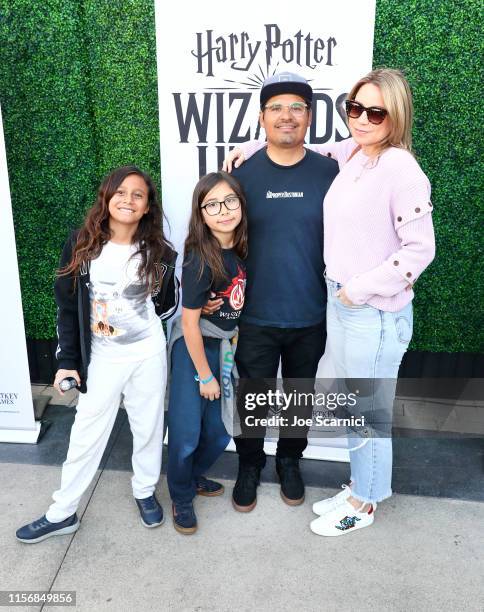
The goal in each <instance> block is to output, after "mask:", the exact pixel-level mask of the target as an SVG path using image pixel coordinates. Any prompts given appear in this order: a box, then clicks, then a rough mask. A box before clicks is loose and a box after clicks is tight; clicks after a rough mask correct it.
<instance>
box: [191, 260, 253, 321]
mask: <svg viewBox="0 0 484 612" xmlns="http://www.w3.org/2000/svg"><path fill="white" fill-rule="evenodd" d="M222 258H223V262H224V266H225V270H226V272H227V279H226V280H224V281H223V282H217V283H214V282H213V281H212V272H211V271H210V268H209V267H208V266H207V265H205V267H204V269H203V273H202V276H201V278H200V279H199V272H200V258H199V257H198V255H196V254H195V253H193V252H192V253H189V254H188V255H187V257H186V258H185V260H184V261H183V272H182V295H183V298H182V305H183V307H184V308H193V309H197V308H202V306H204V305H205V304H206V302H207V300H208V299H209V297H210V294H211V293H215V298H213V299H218V298H223V301H224V303H223V304H222V306H221V308H220V310H218V311H217V312H215V313H214V314H213V315H204V314H202V315H201V316H202V317H203V318H204V319H207V320H208V321H211V322H212V323H213V324H214V325H217V327H220V328H221V329H224V330H227V331H230V330H232V329H234V327H236V325H237V322H238V320H239V318H240V313H241V310H242V307H243V305H244V296H245V282H246V276H245V264H244V262H243V261H242V260H241V259H240V258H239V257H238V256H237V254H236V253H235V252H234V250H233V249H222Z"/></svg>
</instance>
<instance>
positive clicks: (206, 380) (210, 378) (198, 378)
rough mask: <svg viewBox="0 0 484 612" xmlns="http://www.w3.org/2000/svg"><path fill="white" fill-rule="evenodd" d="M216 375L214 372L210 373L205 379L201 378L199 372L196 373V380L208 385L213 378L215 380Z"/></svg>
mask: <svg viewBox="0 0 484 612" xmlns="http://www.w3.org/2000/svg"><path fill="white" fill-rule="evenodd" d="M214 378H215V377H214V375H213V374H210V376H209V377H208V378H206V379H205V380H200V377H199V375H198V374H195V380H196V381H197V382H199V383H200V384H201V385H206V384H207V383H209V382H210V381H211V380H213V379H214Z"/></svg>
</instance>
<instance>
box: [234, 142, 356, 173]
mask: <svg viewBox="0 0 484 612" xmlns="http://www.w3.org/2000/svg"><path fill="white" fill-rule="evenodd" d="M348 140H351V143H352V144H351V145H350V153H348V154H347V155H345V151H346V149H347V148H348V144H349V143H348V142H347V141H346V140H342V141H340V142H328V143H325V144H305V145H304V146H305V148H306V149H309V150H310V151H314V152H315V153H319V154H320V155H325V156H326V157H332V158H333V159H335V160H336V161H338V162H341V163H344V161H346V158H347V157H348V156H349V155H350V154H351V150H352V149H354V148H355V147H356V143H354V141H353V140H352V139H348ZM265 146H267V142H266V141H265V140H248V141H247V142H243V143H241V144H240V146H238V147H235V148H233V149H232V151H230V152H229V153H228V155H227V157H226V158H225V159H224V162H223V165H222V170H225V171H226V172H232V168H238V167H239V166H241V165H242V164H243V163H244V161H247V160H248V159H249V158H250V157H252V155H254V154H255V153H257V152H258V151H260V150H261V149H263V148H264V147H265ZM340 158H341V159H340ZM341 163H340V165H341Z"/></svg>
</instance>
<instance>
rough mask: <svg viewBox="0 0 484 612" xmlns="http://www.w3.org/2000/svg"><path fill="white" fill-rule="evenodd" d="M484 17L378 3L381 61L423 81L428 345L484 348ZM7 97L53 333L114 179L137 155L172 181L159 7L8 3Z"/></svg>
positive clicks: (3, 35) (56, 0)
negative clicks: (85, 223)
mask: <svg viewBox="0 0 484 612" xmlns="http://www.w3.org/2000/svg"><path fill="white" fill-rule="evenodd" d="M172 9H173V7H170V10H172ZM167 10H168V9H167ZM481 17H482V15H481V12H480V6H479V3H478V2H476V1H475V0H459V2H455V1H454V2H453V1H449V0H448V1H446V2H442V1H440V0H419V1H418V2H417V1H416V0H406V1H405V2H397V0H377V12H376V24H375V45H374V65H375V66H383V65H384V66H391V67H396V68H400V69H402V70H403V71H404V72H405V74H406V75H407V77H408V79H409V81H410V83H411V85H412V89H413V92H414V98H415V117H416V120H415V130H414V145H415V150H416V153H417V156H418V159H419V161H420V164H421V165H422V167H423V169H424V171H425V172H426V173H427V175H428V176H429V178H430V181H431V183H432V189H433V197H432V201H433V204H434V223H435V229H436V237H437V257H436V260H435V261H434V262H433V263H432V265H431V266H430V268H429V269H428V270H427V272H426V273H425V274H424V275H423V276H422V277H421V279H419V281H418V283H417V285H416V296H417V297H416V299H415V333H414V339H413V342H412V347H411V348H413V349H418V350H429V351H450V352H456V351H470V352H476V351H479V350H480V349H481V344H482V336H481V331H480V330H481V327H482V325H481V321H480V317H479V300H478V287H479V279H480V278H481V277H482V264H481V262H480V260H479V258H478V254H479V247H480V239H479V236H480V234H482V232H479V231H478V229H479V228H480V227H482V222H481V221H480V218H479V217H480V210H479V204H480V201H479V195H480V194H481V193H482V179H481V178H480V176H479V170H480V165H481V164H480V162H481V156H480V149H479V141H480V123H478V116H477V115H478V112H479V110H480V106H481V104H480V100H481V83H482V82H483V78H482V77H483V74H482V67H481V65H480V63H479V58H480V57H482V51H483V49H482V43H481V42H480V40H481V39H482V36H481V32H480V29H479V24H480V23H481ZM0 103H1V105H2V113H3V122H4V130H5V139H6V146H7V160H8V167H9V178H10V188H11V195H12V205H13V213H14V221H15V228H16V239H17V248H18V256H19V267H20V280H21V286H22V298H23V306H24V316H25V324H26V332H27V335H28V336H29V337H30V338H35V339H48V338H52V337H53V336H54V335H55V304H54V300H53V294H52V282H53V278H54V270H55V268H56V265H57V260H58V256H59V253H60V249H61V246H62V243H63V241H64V239H65V237H66V234H67V231H68V229H69V228H71V227H75V226H77V225H78V224H79V223H80V222H81V220H82V218H83V215H84V212H85V210H86V208H87V207H88V206H89V205H90V203H91V202H92V201H93V199H94V196H95V190H96V187H97V185H98V183H99V181H100V179H101V178H102V176H103V175H104V174H105V173H106V172H108V171H110V170H111V169H112V168H114V167H116V166H119V165H121V164H126V163H136V164H137V165H139V166H140V167H142V168H143V169H145V170H146V171H147V172H149V173H150V174H151V175H152V176H153V177H154V178H155V179H156V180H157V182H158V183H159V179H160V157H159V126H158V103H157V76H156V43H155V27H154V5H153V2H152V1H149V0H122V1H121V0H77V1H71V0H44V1H43V2H31V1H30V0H0ZM4 290H6V289H5V288H4Z"/></svg>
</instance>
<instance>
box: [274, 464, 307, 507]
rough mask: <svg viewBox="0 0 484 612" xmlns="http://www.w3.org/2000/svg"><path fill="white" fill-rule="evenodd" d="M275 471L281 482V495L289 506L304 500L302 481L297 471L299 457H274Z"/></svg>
mask: <svg viewBox="0 0 484 612" xmlns="http://www.w3.org/2000/svg"><path fill="white" fill-rule="evenodd" d="M276 472H277V475H278V476H279V481H280V483H281V497H282V499H283V500H284V501H285V502H286V504H289V506H299V505H301V504H302V503H303V501H304V482H303V479H302V477H301V472H300V471H299V459H293V458H292V457H276Z"/></svg>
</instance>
